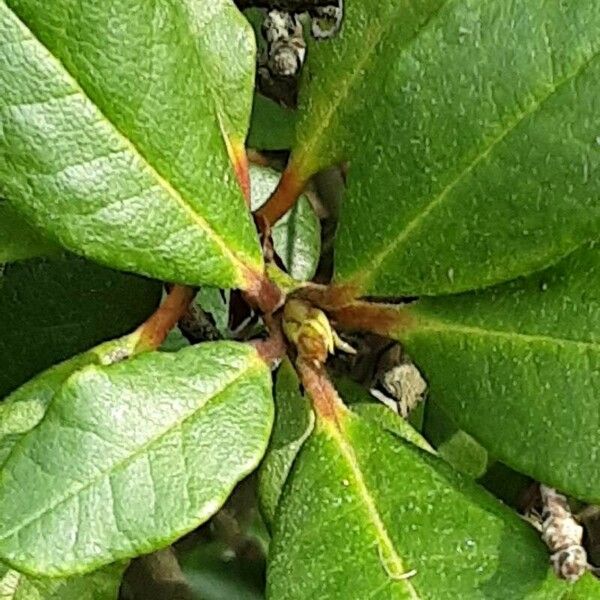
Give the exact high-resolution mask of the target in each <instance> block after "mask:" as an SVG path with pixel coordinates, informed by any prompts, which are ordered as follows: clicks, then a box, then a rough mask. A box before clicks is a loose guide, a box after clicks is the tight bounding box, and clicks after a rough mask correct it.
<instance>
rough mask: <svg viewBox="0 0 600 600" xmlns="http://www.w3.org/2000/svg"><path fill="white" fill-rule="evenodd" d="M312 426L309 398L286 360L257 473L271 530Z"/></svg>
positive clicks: (277, 383)
mask: <svg viewBox="0 0 600 600" xmlns="http://www.w3.org/2000/svg"><path fill="white" fill-rule="evenodd" d="M314 424H315V416H314V413H313V411H312V408H311V406H310V402H309V400H308V398H306V397H305V396H304V395H303V394H302V393H301V391H300V381H299V380H298V376H297V375H296V371H295V370H294V367H293V366H292V363H291V362H290V361H289V359H287V358H286V359H285V360H284V361H283V362H282V363H281V366H280V367H279V371H278V372H277V379H276V383H275V423H274V425H273V434H272V435H271V441H270V443H269V448H268V450H267V454H266V455H265V458H264V460H263V462H262V464H261V466H260V470H259V472H258V494H259V501H260V509H261V513H262V515H263V517H264V518H265V521H266V522H267V523H268V524H269V526H271V525H272V524H273V522H274V520H275V510H276V509H277V505H278V503H279V499H280V497H281V492H282V490H283V486H284V484H285V482H286V480H287V478H288V475H289V474H290V471H291V469H292V465H293V463H294V460H295V459H296V456H297V454H298V452H299V451H300V448H302V444H304V442H305V441H306V439H307V438H308V436H309V435H310V433H311V431H312V430H313V427H314Z"/></svg>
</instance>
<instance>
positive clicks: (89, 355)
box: [0, 335, 138, 464]
mask: <svg viewBox="0 0 600 600" xmlns="http://www.w3.org/2000/svg"><path fill="white" fill-rule="evenodd" d="M137 341H138V338H137V337H136V336H135V335H132V336H125V337H124V338H121V339H118V340H112V341H110V342H106V343H104V344H101V345H99V346H96V347H95V348H92V349H91V350H88V351H87V352H84V353H83V354H79V355H77V356H74V357H73V358H70V359H69V360H66V361H64V362H62V363H60V364H58V365H56V366H54V367H51V368H50V369H47V370H46V371H44V372H42V373H40V374H39V375H37V376H36V377H34V378H33V379H30V380H29V381H28V382H27V383H25V384H23V385H22V386H21V387H19V388H18V389H16V390H15V391H14V392H13V393H12V394H10V395H9V396H7V397H6V398H5V399H4V400H3V401H2V403H0V464H3V463H4V461H5V460H6V458H7V457H8V456H9V455H10V453H11V452H12V449H13V448H14V446H15V444H16V443H17V442H18V441H19V440H20V439H21V438H22V437H23V435H25V434H26V433H28V432H29V431H31V430H32V429H33V428H34V427H35V426H36V425H37V424H38V423H39V422H40V421H41V420H42V419H43V417H44V415H45V414H46V410H47V408H48V405H49V404H50V402H51V401H52V399H53V398H54V396H55V394H56V393H57V392H58V391H59V389H60V388H61V386H62V385H63V383H64V382H65V381H66V380H67V379H68V378H69V377H70V376H71V375H72V374H73V373H75V372H76V371H79V370H80V369H83V368H84V367H86V366H88V365H102V364H111V363H113V362H116V361H117V360H120V359H122V358H125V357H127V356H130V355H131V354H133V352H134V350H135V346H136V344H137Z"/></svg>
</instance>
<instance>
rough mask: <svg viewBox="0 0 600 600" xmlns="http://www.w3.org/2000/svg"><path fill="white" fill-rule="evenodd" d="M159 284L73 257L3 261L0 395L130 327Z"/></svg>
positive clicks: (153, 303) (154, 298)
mask: <svg viewBox="0 0 600 600" xmlns="http://www.w3.org/2000/svg"><path fill="white" fill-rule="evenodd" d="M161 287H162V286H161V284H160V283H159V282H157V281H151V280H148V279H145V278H142V277H138V276H135V275H128V274H126V273H119V272H117V271H112V270H110V269H106V268H105V267H100V266H98V265H95V264H93V263H90V262H87V261H85V260H83V259H80V258H76V257H72V256H60V257H55V258H52V259H32V260H28V261H24V262H18V263H13V264H9V265H7V266H6V267H5V268H4V274H3V275H2V276H1V277H0V315H1V318H2V325H1V326H0V398H2V397H3V396H5V395H6V394H8V393H9V392H11V391H12V390H14V389H16V388H17V387H18V386H20V385H21V384H22V383H24V382H25V381H27V380H28V379H29V378H30V377H32V376H33V375H35V374H36V373H39V372H40V371H42V370H44V369H46V368H48V367H50V366H51V365H53V364H55V363H57V362H60V361H61V360H64V359H66V358H68V357H71V356H73V355H74V354H77V353H79V352H83V351H85V350H87V349H88V348H90V346H94V345H95V344H98V343H99V342H102V341H104V340H107V339H110V338H114V337H117V336H120V335H123V334H124V333H127V332H129V331H131V330H132V329H134V328H135V327H136V326H137V325H139V324H140V323H141V322H142V321H144V319H145V318H146V317H147V316H148V315H150V314H151V313H152V312H153V311H154V309H155V308H156V307H157V306H158V303H159V302H160V295H161Z"/></svg>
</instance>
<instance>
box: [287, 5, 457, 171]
mask: <svg viewBox="0 0 600 600" xmlns="http://www.w3.org/2000/svg"><path fill="white" fill-rule="evenodd" d="M452 1H453V0H446V1H445V2H441V3H440V5H439V6H438V8H436V9H435V10H434V11H433V12H432V13H431V14H430V15H429V16H428V17H427V19H426V20H425V22H424V23H423V24H422V25H421V27H420V28H419V29H418V30H417V31H415V33H414V35H413V36H412V37H410V38H409V39H408V40H406V44H405V45H404V46H403V47H402V48H401V49H400V50H402V51H404V50H406V49H407V48H409V47H410V45H411V44H412V42H414V41H415V40H416V39H418V38H419V36H420V35H421V33H423V31H424V30H425V29H426V28H427V27H428V26H429V25H430V23H432V22H434V21H435V20H436V18H437V17H438V16H439V14H440V12H441V11H442V9H443V8H444V7H445V6H447V5H448V4H450V2H452ZM404 9H405V6H404V5H403V4H402V3H401V2H398V4H397V5H396V7H395V10H392V11H391V14H389V15H388V17H387V19H385V20H384V22H383V24H382V26H380V25H379V23H380V21H378V22H377V24H376V25H375V26H374V27H373V28H372V29H370V30H369V31H368V32H364V33H363V34H362V38H361V44H362V52H361V58H360V60H359V61H358V62H357V63H356V65H355V68H354V69H353V70H352V72H351V73H350V75H349V76H348V77H347V78H346V79H344V84H343V85H342V86H341V87H340V88H338V91H337V93H336V94H335V95H334V97H333V102H329V103H328V104H327V109H326V111H325V114H324V116H323V117H322V118H321V119H319V124H318V127H316V128H315V130H314V135H313V136H312V137H311V138H310V141H309V142H308V143H306V144H304V145H303V146H302V147H301V149H300V150H301V151H300V152H298V153H297V157H298V158H296V156H294V155H295V154H296V153H294V152H293V153H292V157H291V159H290V165H291V166H292V168H293V169H294V170H297V171H298V172H299V173H300V174H301V175H307V174H308V175H310V174H312V173H307V171H310V167H307V163H309V161H310V160H311V158H312V157H314V156H315V147H317V146H318V145H319V143H320V142H321V140H322V139H323V137H324V136H323V132H324V131H326V130H327V129H328V128H329V126H330V125H331V122H332V121H333V118H334V116H335V114H336V113H337V110H338V108H339V106H340V105H341V104H342V102H343V101H344V100H346V99H347V98H348V96H349V95H350V92H351V90H352V88H353V87H354V84H355V83H356V81H358V80H359V77H360V76H361V75H362V74H363V72H364V70H365V67H366V66H367V65H368V64H369V62H370V61H371V58H372V57H373V56H374V55H375V54H376V53H375V49H376V48H377V46H378V45H379V44H380V43H384V41H385V37H386V36H387V35H388V34H389V33H390V31H392V25H393V24H394V23H395V21H396V19H397V18H398V16H399V15H400V14H401V12H402V10H404ZM299 125H303V123H301V122H299ZM288 168H289V167H288Z"/></svg>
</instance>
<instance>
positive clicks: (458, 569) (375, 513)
mask: <svg viewBox="0 0 600 600" xmlns="http://www.w3.org/2000/svg"><path fill="white" fill-rule="evenodd" d="M414 571H416V572H414ZM411 573H412V574H411ZM566 589H567V585H565V584H564V582H560V581H558V580H557V579H556V578H555V577H554V575H553V574H552V573H550V570H549V565H548V555H547V551H546V549H545V548H544V546H543V544H542V543H541V541H540V540H539V538H538V535H537V533H536V532H535V530H534V529H533V528H532V527H530V526H529V525H528V524H526V523H525V522H523V521H522V520H521V519H520V518H519V517H518V516H517V515H516V514H514V513H512V512H511V511H510V510H509V509H507V508H506V507H504V506H503V505H501V504H500V503H499V502H497V501H496V500H495V499H493V498H492V497H491V496H490V495H488V494H487V493H486V492H484V491H483V490H481V489H480V488H478V487H477V486H475V485H474V484H473V483H471V482H470V480H468V479H467V478H465V477H462V476H460V475H458V474H457V473H456V472H454V471H452V470H451V469H450V468H449V467H448V465H446V464H445V463H444V462H443V461H441V460H440V459H437V458H436V457H434V456H431V455H430V454H429V453H427V452H423V451H422V450H420V449H418V448H416V447H414V446H413V445H412V444H409V443H408V442H405V441H403V440H401V439H399V438H398V437H396V436H394V435H392V434H391V433H389V432H387V431H385V430H383V429H381V428H380V427H378V426H377V425H375V424H373V423H370V422H369V421H365V420H363V419H361V418H359V417H357V416H354V415H352V414H351V413H347V414H343V415H342V416H338V418H337V419H336V423H334V422H330V421H320V420H318V421H317V428H316V430H315V433H313V435H312V436H311V437H310V439H309V440H308V441H307V442H306V443H305V445H304V446H303V448H302V450H301V452H300V454H299V456H298V458H297V459H296V463H295V465H294V469H293V473H292V476H291V479H290V481H289V482H288V484H287V486H286V488H285V491H284V494H283V499H282V502H281V504H280V506H279V511H278V519H277V523H276V525H275V531H274V536H273V541H272V545H271V563H270V566H269V571H268V597H270V598H273V599H277V600H286V599H288V598H289V599H293V600H302V599H304V598H306V599H308V598H319V599H320V600H321V599H322V600H326V599H331V600H334V599H335V600H337V599H338V598H345V599H348V600H354V599H356V600H364V599H365V598H386V599H392V598H394V599H395V598H403V599H404V598H406V599H412V600H415V599H417V598H428V599H435V600H442V599H446V598H447V599H454V598H469V599H473V600H475V599H477V598H481V599H484V598H485V599H486V600H489V599H491V598H496V599H498V600H504V599H507V598H515V599H516V598H519V599H524V598H528V599H529V598H544V599H557V600H558V599H560V598H561V597H562V595H563V593H564V592H565V591H566Z"/></svg>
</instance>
